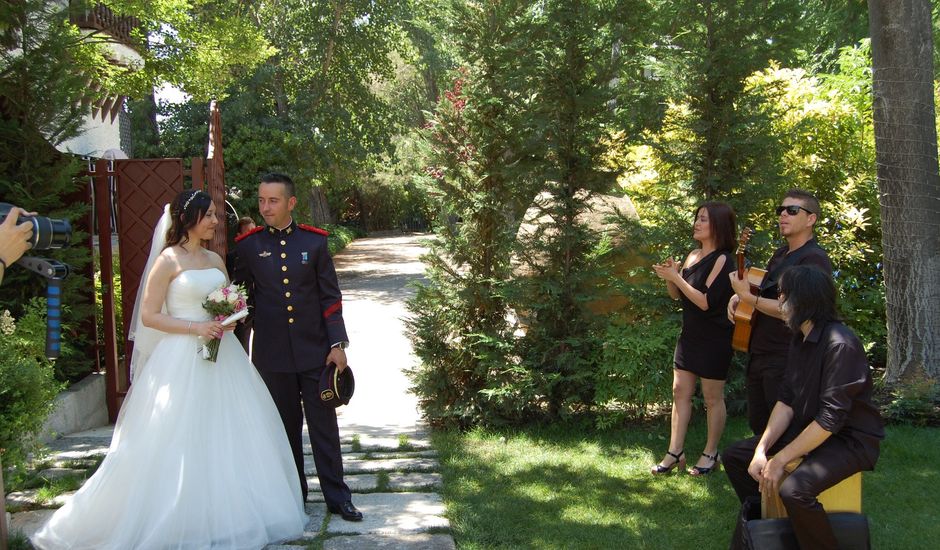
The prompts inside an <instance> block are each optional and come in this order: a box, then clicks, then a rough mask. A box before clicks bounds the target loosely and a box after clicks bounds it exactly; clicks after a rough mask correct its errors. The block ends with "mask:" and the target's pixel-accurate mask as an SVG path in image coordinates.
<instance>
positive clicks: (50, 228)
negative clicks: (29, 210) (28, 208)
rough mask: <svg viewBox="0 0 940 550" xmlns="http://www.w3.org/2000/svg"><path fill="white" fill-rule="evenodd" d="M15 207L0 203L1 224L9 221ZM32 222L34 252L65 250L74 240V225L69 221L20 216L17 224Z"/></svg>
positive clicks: (31, 242) (31, 241)
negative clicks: (8, 218) (55, 249)
mask: <svg viewBox="0 0 940 550" xmlns="http://www.w3.org/2000/svg"><path fill="white" fill-rule="evenodd" d="M12 208H13V205H11V204H7V203H5V202H0V223H3V222H4V220H6V219H7V214H9V213H10V210H11V209H12ZM27 221H28V222H31V223H32V224H33V238H32V239H31V240H30V244H32V249H33V250H47V249H50V248H65V247H66V246H68V245H69V241H70V240H71V239H72V225H71V224H70V223H69V221H68V220H56V219H53V218H47V217H45V216H20V217H19V220H18V222H17V223H23V222H27Z"/></svg>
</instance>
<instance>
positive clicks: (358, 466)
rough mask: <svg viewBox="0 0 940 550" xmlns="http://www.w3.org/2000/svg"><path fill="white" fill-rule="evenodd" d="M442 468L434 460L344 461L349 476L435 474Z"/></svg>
mask: <svg viewBox="0 0 940 550" xmlns="http://www.w3.org/2000/svg"><path fill="white" fill-rule="evenodd" d="M439 468H440V464H439V463H438V461H437V460H435V459H432V458H390V459H386V460H344V461H343V470H344V471H345V472H346V473H347V474H359V473H363V474H364V473H373V472H400V471H406V472H433V471H435V470H437V469H439Z"/></svg>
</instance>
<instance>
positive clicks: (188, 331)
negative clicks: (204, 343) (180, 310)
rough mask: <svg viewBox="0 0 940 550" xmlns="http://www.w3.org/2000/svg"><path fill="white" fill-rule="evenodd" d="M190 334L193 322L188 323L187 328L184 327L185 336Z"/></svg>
mask: <svg viewBox="0 0 940 550" xmlns="http://www.w3.org/2000/svg"><path fill="white" fill-rule="evenodd" d="M192 333H193V322H192V321H190V322H189V326H188V327H186V334H192Z"/></svg>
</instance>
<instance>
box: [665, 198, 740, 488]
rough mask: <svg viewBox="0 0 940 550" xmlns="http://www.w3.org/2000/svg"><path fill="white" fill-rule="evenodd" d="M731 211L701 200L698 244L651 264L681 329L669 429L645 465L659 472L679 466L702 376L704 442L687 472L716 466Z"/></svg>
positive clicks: (727, 338)
mask: <svg viewBox="0 0 940 550" xmlns="http://www.w3.org/2000/svg"><path fill="white" fill-rule="evenodd" d="M735 233H736V231H735V219H734V210H732V209H731V207H730V206H728V205H727V204H725V203H723V202H706V203H705V204H703V205H701V206H700V207H699V208H698V210H697V211H696V213H695V223H694V225H693V228H692V238H693V239H695V240H696V241H698V242H699V244H700V245H701V248H698V249H695V250H693V251H692V252H690V253H689V256H688V258H686V260H685V263H684V264H683V265H682V269H681V271H680V266H679V264H678V263H676V262H675V260H673V259H672V258H669V259H667V260H666V261H665V262H663V263H661V264H656V265H654V266H653V269H654V270H655V271H656V275H657V276H658V277H659V278H660V279H663V280H664V281H666V289H667V290H668V291H669V295H670V296H672V298H673V299H676V300H679V299H681V300H682V332H681V333H680V334H679V341H678V342H677V343H676V353H675V370H673V381H672V396H673V400H672V434H671V435H670V437H669V450H668V451H667V452H666V457H665V458H663V460H662V461H661V462H660V463H659V464H657V465H655V466H653V467H652V468H651V469H650V473H652V474H665V473H667V472H670V471H672V469H673V468H675V467H676V466H678V467H679V468H684V467H685V462H686V461H685V452H684V451H683V446H684V445H685V434H686V431H687V429H688V426H689V418H690V417H691V415H692V395H693V394H694V393H695V381H696V379H699V378H701V380H702V395H703V397H704V399H705V410H706V414H707V418H708V441H707V442H706V443H705V449H704V451H703V452H702V456H700V457H699V459H698V462H696V464H695V466H693V467H692V468H691V469H689V474H691V475H695V476H699V475H705V474H708V473H711V472H712V471H714V470H715V469H717V468H718V466H719V464H718V442H719V440H721V433H722V432H723V431H724V429H725V418H726V412H725V395H724V393H725V379H726V378H727V377H728V367H729V366H730V365H731V354H732V350H731V335H732V333H733V332H734V326H733V325H732V324H731V323H730V322H729V321H728V318H727V314H726V312H725V304H727V303H728V300H729V299H730V298H731V295H732V294H733V293H734V292H733V291H732V289H731V284H730V282H729V281H730V279H729V278H728V274H729V273H731V272H732V271H733V270H734V262H733V260H732V257H731V252H732V250H733V249H734V246H735V240H736V237H735Z"/></svg>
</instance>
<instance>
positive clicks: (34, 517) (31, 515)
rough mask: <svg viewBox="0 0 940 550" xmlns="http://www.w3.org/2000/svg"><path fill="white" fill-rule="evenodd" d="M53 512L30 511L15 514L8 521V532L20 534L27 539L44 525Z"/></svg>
mask: <svg viewBox="0 0 940 550" xmlns="http://www.w3.org/2000/svg"><path fill="white" fill-rule="evenodd" d="M54 512H55V510H32V511H29V512H17V513H15V514H13V516H12V519H11V520H10V525H9V528H10V532H11V533H16V532H19V533H22V534H23V535H25V536H27V537H31V536H33V534H35V533H36V531H39V528H40V527H42V526H43V524H45V523H46V520H47V519H49V516H51V515H52V514H53V513H54Z"/></svg>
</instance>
